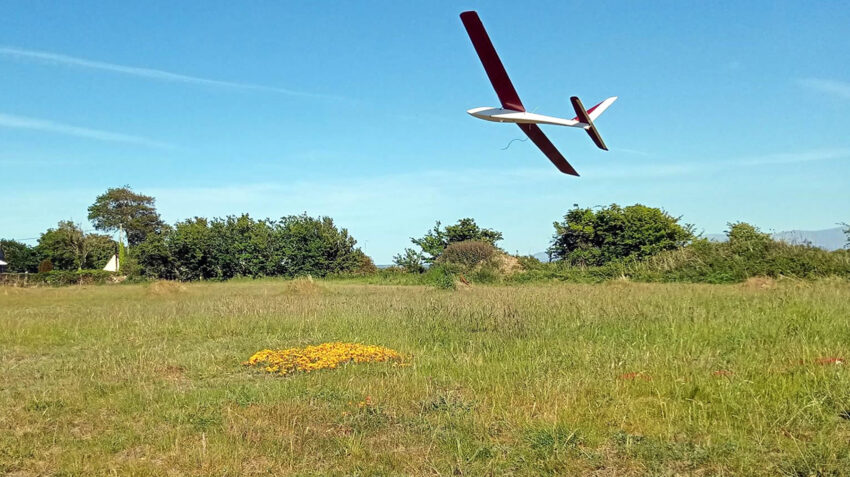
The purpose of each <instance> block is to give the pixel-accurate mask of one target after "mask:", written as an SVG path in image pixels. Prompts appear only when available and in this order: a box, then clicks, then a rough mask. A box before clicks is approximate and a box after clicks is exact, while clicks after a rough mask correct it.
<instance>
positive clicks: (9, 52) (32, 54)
mask: <svg viewBox="0 0 850 477" xmlns="http://www.w3.org/2000/svg"><path fill="white" fill-rule="evenodd" d="M0 56H5V57H8V58H15V59H20V60H34V61H40V62H45V63H52V64H59V65H65V66H73V67H79V68H89V69H94V70H101V71H109V72H112V73H119V74H125V75H130V76H137V77H140V78H147V79H152V80H156V81H171V82H176V83H190V84H198V85H205V86H214V87H223V88H234V89H242V90H255V91H268V92H272V93H281V94H287V95H291V96H301V97H307V98H321V99H337V100H339V99H343V98H341V97H338V96H332V95H326V94H319V93H310V92H306V91H297V90H293V89H288V88H278V87H275V86H266V85H261V84H254V83H242V82H237V81H222V80H216V79H210V78H201V77H199V76H190V75H184V74H180V73H172V72H170V71H164V70H158V69H154V68H141V67H137V66H127V65H118V64H115V63H107V62H104V61H96V60H89V59H86V58H79V57H76V56H69V55H63V54H60V53H52V52H49V51H38V50H27V49H23V48H16V47H11V46H0Z"/></svg>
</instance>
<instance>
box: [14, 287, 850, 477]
mask: <svg viewBox="0 0 850 477" xmlns="http://www.w3.org/2000/svg"><path fill="white" fill-rule="evenodd" d="M766 285H767V287H766V288H763V287H761V286H759V285H758V284H749V285H747V284H744V285H679V284H670V285H661V284H638V283H625V282H611V283H605V284H599V285H577V284H563V283H561V284H535V285H523V286H511V287H495V286H492V287H489V286H478V287H473V288H470V289H462V290H458V291H441V290H436V289H431V288H426V287H415V286H376V285H365V284H352V283H342V282H317V283H315V284H313V283H309V282H304V281H296V282H284V281H273V280H269V281H232V282H228V283H197V284H186V285H176V284H168V283H166V284H163V283H156V284H152V285H120V286H91V287H66V288H32V289H20V288H0V474H2V473H7V474H10V475H45V474H55V475H104V474H116V475H169V474H173V475H177V474H198V475H200V474H214V475H251V474H278V475H280V474H298V475H328V474H337V475H397V474H417V475H418V474H434V475H458V474H462V475H488V474H489V475H506V474H515V475H529V474H557V475H576V474H581V475H586V474H594V475H647V474H657V475H669V474H699V475H718V474H739V475H777V474H790V475H832V474H835V475H843V474H845V473H850V369H848V366H850V363H848V364H844V365H842V364H837V363H836V360H835V359H829V358H850V283H848V282H846V281H840V280H835V281H820V282H797V281H794V282H791V281H788V282H780V283H777V284H771V283H767V284H766ZM327 341H346V342H359V343H366V344H376V345H382V346H387V347H390V348H393V349H396V350H398V351H399V352H401V353H403V354H405V355H408V361H409V366H392V365H391V364H388V363H375V364H358V365H347V366H344V367H342V368H339V369H336V370H329V371H316V372H313V373H309V374H303V373H302V374H295V375H291V376H287V377H282V376H277V375H271V374H267V373H264V372H262V371H260V370H257V369H254V368H249V367H245V366H243V365H242V364H241V363H242V362H243V361H245V360H246V359H248V357H249V356H251V355H252V354H253V353H254V352H256V351H258V350H261V349H264V348H285V347H291V346H302V345H309V344H319V343H322V342H327Z"/></svg>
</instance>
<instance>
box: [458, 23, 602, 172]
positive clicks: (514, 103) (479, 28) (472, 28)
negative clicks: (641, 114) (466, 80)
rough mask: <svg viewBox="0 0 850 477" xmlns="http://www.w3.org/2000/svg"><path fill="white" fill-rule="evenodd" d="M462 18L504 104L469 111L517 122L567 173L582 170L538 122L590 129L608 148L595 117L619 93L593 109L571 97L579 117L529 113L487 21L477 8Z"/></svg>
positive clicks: (478, 116) (483, 117)
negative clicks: (566, 117)
mask: <svg viewBox="0 0 850 477" xmlns="http://www.w3.org/2000/svg"><path fill="white" fill-rule="evenodd" d="M460 19H461V21H462V22H463V26H464V27H466V32H467V33H468V34H469V39H470V40H472V46H474V47H475V52H476V53H478V58H480V59H481V64H482V65H484V71H486V72H487V76H488V77H489V78H490V83H492V84H493V89H495V90H496V94H497V95H498V96H499V101H501V103H502V107H501V108H494V107H489V106H485V107H483V108H475V109H470V110H469V111H467V113H469V114H471V115H472V116H475V117H476V118H479V119H484V120H486V121H494V122H498V123H516V125H517V126H519V128H520V129H522V132H524V133H525V135H526V136H528V138H529V139H531V142H533V143H534V144H535V145H536V146H537V147H538V148H540V150H541V151H543V154H545V155H546V157H548V158H549V160H550V161H552V164H555V167H557V168H558V170H559V171H561V172H563V173H564V174H570V175H574V176H577V175H578V172H576V170H575V169H573V166H571V165H570V163H569V162H567V160H566V159H564V156H563V155H561V153H560V152H559V151H558V149H557V148H556V147H555V146H554V145H553V144H552V142H551V141H549V138H547V137H546V135H545V134H543V131H542V130H541V129H540V127H539V126H537V125H538V124H552V125H555V126H569V127H573V128H582V129H584V130H585V131H587V134H588V135H589V136H590V138H591V139H592V140H593V142H594V143H595V144H596V145H597V146H598V147H599V148H600V149H604V150H606V151H607V150H608V148H607V147H606V146H605V142H604V141H602V136H600V135H599V131H597V130H596V126H594V125H593V121H594V120H595V119H596V118H598V117H599V116H600V115H601V114H602V113H603V112H604V111H605V110H606V109H608V107H609V106H611V104H613V103H614V101H616V100H617V97H616V96H613V97H611V98H608V99H606V100H605V101H602V102H601V103H599V104H597V105H596V106H594V107H592V108H590V109H584V106H583V105H582V104H581V100H580V99H578V97H576V96H573V97H571V98H570V101H571V102H572V103H573V109H575V112H576V117H574V118H573V119H564V118H555V117H552V116H544V115H542V114H535V113H529V112H528V111H526V110H525V107H524V106H523V105H522V101H520V100H519V96H518V95H517V93H516V90H515V89H514V85H513V84H512V83H511V80H510V78H508V73H507V72H506V71H505V67H504V66H503V65H502V60H500V59H499V55H497V54H496V49H495V48H493V43H492V42H491V41H490V37H489V36H488V35H487V30H485V29H484V25H483V24H482V23H481V20H480V19H479V18H478V14H477V13H475V12H473V11H469V12H463V13H461V14H460Z"/></svg>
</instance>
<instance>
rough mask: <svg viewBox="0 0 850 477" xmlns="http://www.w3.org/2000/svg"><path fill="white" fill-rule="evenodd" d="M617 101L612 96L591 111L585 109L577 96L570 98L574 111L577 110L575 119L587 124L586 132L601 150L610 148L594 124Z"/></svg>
mask: <svg viewBox="0 0 850 477" xmlns="http://www.w3.org/2000/svg"><path fill="white" fill-rule="evenodd" d="M616 100H617V97H616V96H612V97H610V98H608V99H606V100H605V101H602V102H601V103H599V104H597V105H596V106H593V107H592V108H590V109H587V110H586V109H584V105H583V104H581V100H580V99H578V97H577V96H573V97H571V98H570V102H572V103H573V109H575V110H576V117H575V118H574V119H575V120H576V121H579V122H582V123H585V124H587V126H585V127H584V130H585V131H587V135H588V136H590V139H592V140H593V142H594V144H596V146H597V147H598V148H599V149H604V150H606V151H607V150H608V147H607V146H606V145H605V141H603V140H602V136H600V135H599V131H597V130H596V126H595V125H594V124H593V121H594V120H595V119H596V118H598V117H599V116H601V115H602V113H603V112H605V110H606V109H608V107H609V106H611V105H612V104H614V101H616Z"/></svg>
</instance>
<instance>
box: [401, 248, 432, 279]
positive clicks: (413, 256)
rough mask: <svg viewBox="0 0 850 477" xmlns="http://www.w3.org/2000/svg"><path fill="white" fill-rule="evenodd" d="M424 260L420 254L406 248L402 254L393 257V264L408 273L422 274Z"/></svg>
mask: <svg viewBox="0 0 850 477" xmlns="http://www.w3.org/2000/svg"><path fill="white" fill-rule="evenodd" d="M424 259H425V257H423V256H422V253H420V252H418V251H416V250H414V249H412V248H406V249H404V252H403V253H400V254H398V255H396V256H394V257H393V264H395V265H396V266H397V267H401V268H403V269H404V270H405V271H406V272H409V273H423V272H425V263H424Z"/></svg>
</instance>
